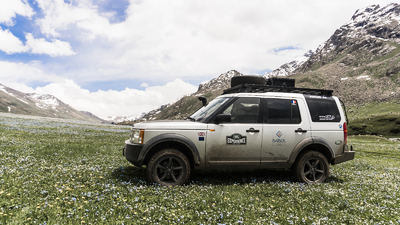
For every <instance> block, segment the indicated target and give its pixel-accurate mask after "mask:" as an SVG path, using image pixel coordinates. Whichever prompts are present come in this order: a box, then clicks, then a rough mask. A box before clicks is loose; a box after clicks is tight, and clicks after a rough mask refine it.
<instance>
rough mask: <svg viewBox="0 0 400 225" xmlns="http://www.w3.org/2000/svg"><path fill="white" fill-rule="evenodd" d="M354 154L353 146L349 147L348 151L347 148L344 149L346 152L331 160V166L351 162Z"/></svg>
mask: <svg viewBox="0 0 400 225" xmlns="http://www.w3.org/2000/svg"><path fill="white" fill-rule="evenodd" d="M355 153H356V152H355V151H353V146H352V145H351V146H350V150H348V148H346V151H344V152H343V154H342V155H339V156H336V157H335V159H334V160H333V164H339V163H342V162H346V161H349V160H353V159H354V155H355Z"/></svg>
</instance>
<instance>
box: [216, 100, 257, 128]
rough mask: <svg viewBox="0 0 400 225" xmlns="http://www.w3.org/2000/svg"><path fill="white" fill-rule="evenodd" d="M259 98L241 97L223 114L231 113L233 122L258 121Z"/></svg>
mask: <svg viewBox="0 0 400 225" xmlns="http://www.w3.org/2000/svg"><path fill="white" fill-rule="evenodd" d="M259 107H260V99H259V98H239V99H237V100H236V101H235V102H234V103H233V104H232V105H230V106H229V107H228V108H227V109H226V110H225V111H224V112H223V114H231V122H232V123H257V122H258V111H259Z"/></svg>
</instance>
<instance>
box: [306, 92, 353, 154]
mask: <svg viewBox="0 0 400 225" xmlns="http://www.w3.org/2000/svg"><path fill="white" fill-rule="evenodd" d="M305 97H306V102H307V106H308V108H309V110H310V115H311V121H312V123H311V129H312V131H313V137H315V138H320V139H321V140H323V141H324V142H326V143H328V144H329V146H330V147H331V148H332V150H333V151H334V152H335V154H341V152H342V150H343V144H344V143H343V141H344V134H343V123H344V122H345V118H344V116H343V115H341V113H340V111H339V108H338V106H339V107H340V102H339V99H337V98H334V97H326V96H314V95H305Z"/></svg>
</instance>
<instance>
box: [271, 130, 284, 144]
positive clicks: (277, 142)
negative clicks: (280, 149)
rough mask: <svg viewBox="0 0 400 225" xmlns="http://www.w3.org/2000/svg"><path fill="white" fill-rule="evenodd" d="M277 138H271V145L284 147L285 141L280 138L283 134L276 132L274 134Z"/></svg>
mask: <svg viewBox="0 0 400 225" xmlns="http://www.w3.org/2000/svg"><path fill="white" fill-rule="evenodd" d="M275 135H276V136H277V137H278V138H272V145H273V146H285V145H286V140H285V139H284V138H281V137H282V136H283V133H282V132H280V131H278V132H276V134H275Z"/></svg>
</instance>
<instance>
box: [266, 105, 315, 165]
mask: <svg viewBox="0 0 400 225" xmlns="http://www.w3.org/2000/svg"><path fill="white" fill-rule="evenodd" d="M263 100H264V101H265V102H264V104H263V105H264V111H263V116H264V119H263V120H264V121H263V122H264V127H263V134H264V138H263V142H262V146H263V147H262V152H261V166H262V167H269V166H272V163H277V162H278V163H279V162H282V163H285V162H287V160H288V159H289V157H290V154H291V153H292V151H293V149H294V148H295V146H296V145H297V144H298V143H299V142H300V141H302V140H304V139H305V138H308V137H310V136H311V132H310V123H309V120H308V114H307V110H306V103H305V101H304V99H302V98H266V99H263ZM272 167H274V166H272Z"/></svg>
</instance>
